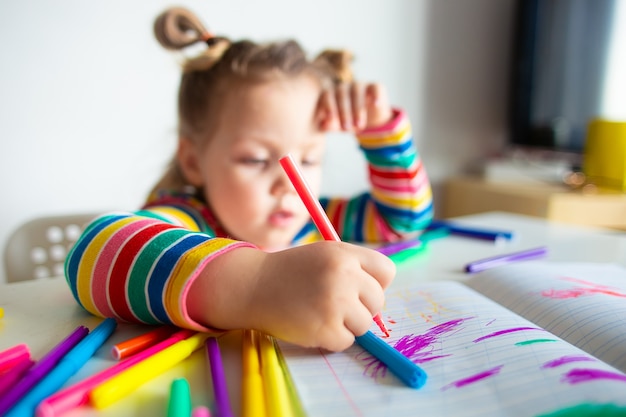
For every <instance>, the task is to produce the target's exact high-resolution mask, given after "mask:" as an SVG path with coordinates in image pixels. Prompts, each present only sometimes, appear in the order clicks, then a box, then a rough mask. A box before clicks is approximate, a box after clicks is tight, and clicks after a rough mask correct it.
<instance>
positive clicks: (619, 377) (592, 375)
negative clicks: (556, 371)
mask: <svg viewBox="0 0 626 417" xmlns="http://www.w3.org/2000/svg"><path fill="white" fill-rule="evenodd" d="M599 379H609V380H613V381H621V382H626V375H624V374H619V373H617V372H611V371H604V370H601V369H572V370H570V371H569V372H568V373H566V374H565V375H563V378H561V382H567V383H568V384H571V385H574V384H580V383H581V382H590V381H596V380H599Z"/></svg>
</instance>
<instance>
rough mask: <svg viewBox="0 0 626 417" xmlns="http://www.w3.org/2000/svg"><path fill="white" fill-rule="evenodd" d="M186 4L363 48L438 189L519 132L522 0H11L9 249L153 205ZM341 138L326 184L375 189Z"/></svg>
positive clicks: (168, 138)
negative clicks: (164, 26)
mask: <svg viewBox="0 0 626 417" xmlns="http://www.w3.org/2000/svg"><path fill="white" fill-rule="evenodd" d="M172 4H180V5H184V6H185V7H188V8H190V9H191V10H194V11H195V12H196V13H198V14H199V15H200V16H201V18H202V19H203V20H204V22H205V23H206V24H207V26H209V28H210V29H211V30H213V31H215V32H216V33H221V34H224V35H227V36H229V37H231V38H235V39H238V38H242V37H247V38H251V39H254V40H274V39H277V38H287V37H294V38H296V39H297V40H299V41H300V42H301V43H302V44H303V46H304V47H305V48H306V49H307V51H309V52H310V53H311V54H314V53H317V52H319V51H320V50H321V49H323V48H325V47H346V48H348V49H351V50H352V51H353V52H354V53H355V55H356V62H355V69H356V73H357V75H358V76H359V77H360V78H361V79H363V80H378V81H382V82H383V83H385V84H386V85H387V88H388V90H389V92H390V95H391V97H392V100H393V101H394V102H395V103H397V104H398V105H399V106H401V107H403V108H405V109H406V110H407V111H408V112H409V115H410V116H411V118H412V121H413V125H414V130H415V136H416V139H417V142H418V146H419V148H420V151H421V153H422V155H423V157H424V160H425V165H426V168H427V169H428V171H429V173H430V176H431V179H432V181H433V183H434V184H435V186H437V185H438V184H440V183H441V181H442V180H443V179H444V178H445V177H447V176H449V175H451V174H455V173H458V172H461V171H463V170H465V169H466V167H468V166H469V165H471V164H472V163H474V162H475V160H476V159H477V158H480V157H481V156H484V155H486V154H488V153H491V152H494V151H496V150H498V149H499V147H500V146H501V144H502V143H503V141H504V136H505V111H506V108H505V93H506V90H505V89H506V81H507V80H506V71H507V67H508V66H507V60H508V49H507V47H508V45H507V42H508V40H509V32H510V20H511V12H512V0H507V1H503V0H341V1H337V0H311V1H299V2H294V1H290V0H265V1H244V0H230V1H228V2H225V1H216V0H213V1H211V0H204V1H201V0H186V1H178V2H174V3H171V2H169V1H164V0H133V1H125V0H107V1H88V0H55V1H46V0H20V1H4V2H0V56H1V60H2V61H1V62H2V65H1V67H0V187H1V189H2V190H3V199H2V201H3V203H2V204H1V205H0V215H1V217H0V218H1V219H2V221H1V222H0V249H3V247H4V243H3V242H4V241H5V240H6V238H7V237H8V235H9V233H10V232H11V231H12V230H13V229H14V228H15V227H17V225H18V224H20V223H21V222H23V221H25V220H27V219H29V218H31V217H34V216H39V215H45V214H58V213H67V212H82V211H101V210H109V209H133V208H136V207H138V206H139V205H140V204H141V202H142V201H143V199H144V197H145V194H146V192H147V191H148V189H149V188H150V186H151V185H152V183H153V182H154V181H155V180H156V178H157V177H158V176H159V174H160V173H161V171H162V169H163V168H164V166H165V164H166V162H167V161H168V160H169V158H170V155H171V152H172V151H173V149H174V144H175V130H176V120H175V95H176V88H177V83H178V78H179V72H178V66H177V62H176V59H175V57H174V56H173V55H171V54H169V53H168V52H166V51H165V50H163V49H162V48H161V47H160V46H159V45H158V44H157V43H156V41H155V40H154V37H153V34H152V21H153V19H154V17H155V16H156V15H157V14H158V13H159V12H160V11H162V10H163V9H164V8H165V7H167V6H169V5H172ZM332 145H333V146H332V147H331V149H330V152H329V155H328V160H327V171H326V177H325V182H324V190H325V191H326V192H330V193H344V192H345V193H349V192H353V191H355V190H359V189H362V188H363V187H364V186H365V176H364V172H363V163H362V159H361V157H360V155H359V154H358V152H357V150H356V148H355V145H354V141H353V140H352V138H348V137H345V136H340V135H338V136H337V137H336V138H334V140H333V141H332ZM346 171H347V172H349V175H345V172H346ZM435 192H436V193H437V188H435ZM436 197H437V194H436ZM2 275H3V271H1V272H0V282H2V281H3V279H4V278H3V276H2Z"/></svg>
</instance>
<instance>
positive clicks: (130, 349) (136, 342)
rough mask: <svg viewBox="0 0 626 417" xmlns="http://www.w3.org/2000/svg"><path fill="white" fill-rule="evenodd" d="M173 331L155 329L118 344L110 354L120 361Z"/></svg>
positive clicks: (171, 329) (161, 328)
mask: <svg viewBox="0 0 626 417" xmlns="http://www.w3.org/2000/svg"><path fill="white" fill-rule="evenodd" d="M174 330H175V329H173V328H170V327H167V326H164V327H159V328H156V329H154V330H152V331H149V332H148V333H144V334H142V335H139V336H137V337H133V338H132V339H128V340H126V341H124V342H120V343H118V344H117V345H115V346H113V348H112V349H111V354H112V355H113V357H114V358H115V359H116V360H118V361H119V360H122V359H124V358H127V357H129V356H131V355H134V354H135V353H137V352H141V351H142V350H144V349H147V348H149V347H150V346H152V345H154V344H156V343H158V342H160V341H161V340H163V339H165V338H166V337H168V336H169V335H171V334H172V333H173V332H174Z"/></svg>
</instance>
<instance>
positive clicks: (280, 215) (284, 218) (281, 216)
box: [269, 210, 294, 227]
mask: <svg viewBox="0 0 626 417" xmlns="http://www.w3.org/2000/svg"><path fill="white" fill-rule="evenodd" d="M293 218H294V215H293V213H292V212H290V211H286V210H280V211H276V212H274V213H272V214H270V217H269V222H270V224H271V225H272V226H275V227H285V226H289V225H290V224H291V222H292V221H293Z"/></svg>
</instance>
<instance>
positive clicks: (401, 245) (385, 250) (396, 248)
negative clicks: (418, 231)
mask: <svg viewBox="0 0 626 417" xmlns="http://www.w3.org/2000/svg"><path fill="white" fill-rule="evenodd" d="M421 244H422V241H421V240H418V239H413V240H406V241H403V242H397V243H391V244H389V245H386V246H382V247H380V248H376V250H377V251H378V252H380V253H382V254H383V255H387V256H391V255H394V254H396V253H398V252H401V251H403V250H406V249H411V248H414V247H416V246H419V245H421Z"/></svg>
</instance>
